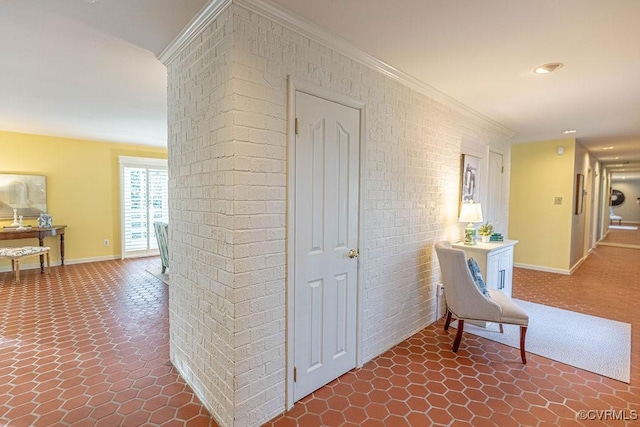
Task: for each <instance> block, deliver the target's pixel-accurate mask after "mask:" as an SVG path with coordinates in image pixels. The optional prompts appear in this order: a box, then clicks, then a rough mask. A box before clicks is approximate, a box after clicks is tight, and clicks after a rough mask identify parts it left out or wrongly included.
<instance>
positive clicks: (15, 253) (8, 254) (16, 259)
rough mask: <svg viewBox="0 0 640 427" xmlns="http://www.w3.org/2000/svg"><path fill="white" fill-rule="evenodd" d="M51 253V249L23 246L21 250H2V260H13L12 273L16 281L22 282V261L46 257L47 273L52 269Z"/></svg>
mask: <svg viewBox="0 0 640 427" xmlns="http://www.w3.org/2000/svg"><path fill="white" fill-rule="evenodd" d="M49 251H51V248H49V247H47V246H22V247H19V248H0V258H9V259H11V271H13V272H14V273H15V276H14V278H15V281H16V282H20V260H21V259H22V258H26V257H30V256H36V255H37V256H40V255H45V256H46V258H47V272H49V269H50V268H51V263H50V260H49Z"/></svg>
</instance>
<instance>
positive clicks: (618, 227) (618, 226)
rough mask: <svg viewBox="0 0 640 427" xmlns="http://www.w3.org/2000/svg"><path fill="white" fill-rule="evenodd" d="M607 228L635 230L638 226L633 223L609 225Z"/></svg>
mask: <svg viewBox="0 0 640 427" xmlns="http://www.w3.org/2000/svg"><path fill="white" fill-rule="evenodd" d="M609 228H611V229H613V230H637V229H638V227H636V226H633V225H610V226H609Z"/></svg>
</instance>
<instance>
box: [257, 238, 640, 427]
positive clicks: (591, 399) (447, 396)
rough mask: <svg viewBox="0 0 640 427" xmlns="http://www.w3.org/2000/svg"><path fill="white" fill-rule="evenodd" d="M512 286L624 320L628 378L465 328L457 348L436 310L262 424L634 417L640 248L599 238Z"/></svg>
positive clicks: (577, 421) (535, 422)
mask: <svg viewBox="0 0 640 427" xmlns="http://www.w3.org/2000/svg"><path fill="white" fill-rule="evenodd" d="M513 293H514V297H515V298H520V299H524V300H528V301H533V302H537V303H539V304H546V305H551V306H555V307H560V308H564V309H569V310H574V311H578V312H582V313H586V314H591V315H594V316H600V317H606V318H610V319H614V320H618V321H621V322H628V323H631V325H632V355H631V362H632V366H631V383H630V384H625V383H622V382H619V381H616V380H612V379H609V378H606V377H601V376H599V375H596V374H593V373H590V372H586V371H582V370H580V369H577V368H574V367H571V366H568V365H563V364H562V363H559V362H555V361H552V360H549V359H545V358H543V357H540V356H537V355H534V354H531V353H529V354H528V355H527V362H528V363H527V365H522V363H521V362H520V356H519V350H518V349H514V348H511V347H507V346H504V345H502V344H498V343H496V342H493V341H489V340H486V339H483V338H479V337H477V336H474V335H471V334H468V333H466V334H465V335H464V336H463V338H462V343H461V345H460V349H459V350H458V353H457V354H454V353H453V352H452V351H451V344H452V341H453V336H454V335H455V331H454V333H451V332H445V331H444V330H443V325H444V322H443V321H442V320H440V321H439V322H437V323H435V324H433V325H431V326H429V327H427V328H425V329H423V330H422V331H420V332H419V333H417V334H415V335H413V336H412V337H410V338H409V339H407V340H406V341H403V342H402V343H400V344H399V345H397V346H396V347H394V348H392V349H391V350H389V351H387V352H385V353H384V354H382V355H381V356H379V357H377V358H376V359H374V360H372V361H370V362H368V363H365V365H364V366H363V367H362V368H360V369H356V370H354V371H351V372H348V373H347V374H345V375H343V376H341V377H340V378H338V379H336V380H335V381H333V382H331V383H330V384H329V385H327V386H325V387H323V388H321V389H319V390H317V391H315V392H314V393H312V394H310V395H309V396H307V397H305V398H303V399H302V400H300V401H299V402H297V403H296V404H295V405H294V407H293V408H292V409H291V410H290V411H289V412H287V413H285V414H284V415H281V416H279V417H276V418H275V419H273V420H272V421H271V422H270V423H268V425H270V426H278V427H279V426H338V425H339V426H343V425H344V426H346V425H351V426H394V427H395V426H408V425H411V426H435V425H438V426H449V425H451V426H473V427H476V426H498V427H503V426H519V425H522V426H579V425H583V426H589V427H595V426H618V425H619V426H625V425H629V426H631V425H640V420H639V419H638V418H637V417H638V416H640V351H638V342H640V310H639V309H638V305H640V250H637V249H627V248H615V247H604V246H601V247H599V248H597V249H596V250H594V252H593V253H592V254H591V256H589V258H588V259H587V260H586V261H585V262H584V263H583V264H582V266H581V267H580V268H579V269H578V270H577V271H576V272H575V273H574V274H573V275H572V276H565V275H560V274H552V273H544V272H539V271H532V270H523V269H517V268H516V269H514V286H513ZM550 332H551V333H553V331H550ZM580 411H586V412H580ZM598 411H599V412H598ZM606 411H609V412H606ZM581 417H584V418H585V419H581Z"/></svg>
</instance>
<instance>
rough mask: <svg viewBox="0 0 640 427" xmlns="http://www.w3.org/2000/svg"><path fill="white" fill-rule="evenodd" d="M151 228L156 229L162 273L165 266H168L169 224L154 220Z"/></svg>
mask: <svg viewBox="0 0 640 427" xmlns="http://www.w3.org/2000/svg"><path fill="white" fill-rule="evenodd" d="M153 228H154V230H155V231H156V239H158V249H159V250H160V261H161V262H162V273H163V274H164V272H165V271H166V270H167V268H169V244H168V242H169V224H167V223H166V222H154V223H153Z"/></svg>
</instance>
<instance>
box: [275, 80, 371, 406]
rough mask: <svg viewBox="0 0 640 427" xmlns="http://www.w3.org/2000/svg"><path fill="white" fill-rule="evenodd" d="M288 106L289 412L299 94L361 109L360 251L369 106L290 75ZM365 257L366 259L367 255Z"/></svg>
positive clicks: (361, 259)
mask: <svg viewBox="0 0 640 427" xmlns="http://www.w3.org/2000/svg"><path fill="white" fill-rule="evenodd" d="M288 92H289V93H288V106H287V156H288V162H287V229H286V240H287V280H286V287H287V295H286V297H287V303H286V306H287V320H286V325H287V326H286V328H287V332H286V352H287V359H286V393H285V394H286V409H287V410H289V409H291V408H292V407H293V404H294V403H295V402H294V400H293V387H294V382H293V368H294V360H295V359H294V337H295V330H294V327H295V316H294V302H295V274H294V267H295V265H294V254H295V238H294V236H293V234H292V233H293V232H294V230H295V219H296V215H295V207H296V199H295V182H296V133H295V118H296V92H304V93H306V94H309V95H312V96H316V97H318V98H323V99H326V100H327V101H331V102H335V103H338V104H342V105H345V106H347V107H351V108H354V109H356V110H360V159H359V161H360V171H359V186H360V195H359V198H360V200H359V203H358V204H359V208H358V246H359V248H360V249H362V247H363V242H364V240H363V229H364V227H363V224H364V209H363V206H364V195H365V188H364V182H365V180H364V171H365V167H364V165H365V158H366V156H365V155H364V153H365V149H364V146H365V140H366V138H365V135H366V133H365V104H364V102H361V101H358V100H357V99H354V98H351V97H349V96H346V95H342V94H339V93H335V92H333V91H330V90H329V89H326V88H323V87H320V86H317V85H314V84H312V83H308V82H305V81H302V80H300V79H297V78H295V77H292V76H289V84H288ZM365 254H366V251H361V252H360V257H359V259H358V273H357V281H358V285H357V288H356V367H361V366H362V363H363V361H362V348H361V340H360V337H361V336H362V319H363V307H362V297H361V296H362V283H363V280H364V278H363V271H364V265H365V262H366V255H365ZM363 255H365V256H363Z"/></svg>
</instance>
